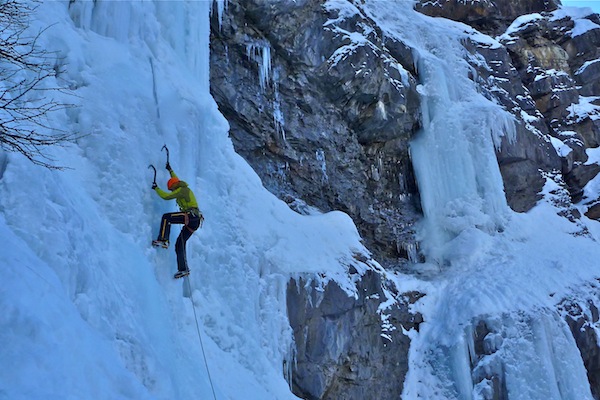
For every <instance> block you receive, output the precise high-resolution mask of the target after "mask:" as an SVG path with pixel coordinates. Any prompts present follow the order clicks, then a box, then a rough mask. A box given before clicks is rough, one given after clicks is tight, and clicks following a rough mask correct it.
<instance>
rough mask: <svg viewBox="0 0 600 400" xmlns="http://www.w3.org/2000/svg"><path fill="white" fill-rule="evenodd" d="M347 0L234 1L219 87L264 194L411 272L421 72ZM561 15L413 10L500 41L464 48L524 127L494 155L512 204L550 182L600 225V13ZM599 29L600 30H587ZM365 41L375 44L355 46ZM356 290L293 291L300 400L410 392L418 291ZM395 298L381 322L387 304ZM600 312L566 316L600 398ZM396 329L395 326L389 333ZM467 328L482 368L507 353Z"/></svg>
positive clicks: (495, 392)
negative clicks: (322, 215)
mask: <svg viewBox="0 0 600 400" xmlns="http://www.w3.org/2000/svg"><path fill="white" fill-rule="evenodd" d="M336 3H338V2H333V1H329V2H327V1H324V0H296V1H268V2H267V1H262V0H248V1H244V2H229V3H228V4H227V8H226V10H225V12H224V13H223V14H221V15H217V14H216V13H215V14H214V15H213V18H212V26H211V90H212V93H213V96H214V98H215V99H216V101H217V103H218V104H219V108H220V110H221V112H222V113H223V115H225V117H226V118H227V119H228V121H229V123H230V126H231V130H230V135H231V138H232V140H233V143H234V146H235V148H236V151H238V152H239V153H240V154H241V155H242V156H243V157H244V158H245V159H246V160H247V161H248V162H249V164H250V165H251V166H252V167H253V168H254V169H255V170H256V172H257V173H258V174H259V175H260V177H261V178H262V180H263V183H264V185H265V187H266V188H267V189H269V190H270V191H271V192H273V193H274V194H275V195H277V196H278V197H280V198H281V199H282V200H284V201H286V202H287V203H288V204H289V206H290V207H291V208H293V209H295V210H296V211H298V212H300V213H305V214H310V213H314V212H326V211H330V210H342V211H344V212H346V213H348V214H349V215H350V216H351V217H352V218H353V220H354V221H355V224H356V225H357V227H358V229H359V231H360V233H361V236H362V237H363V238H364V241H365V244H366V246H367V247H368V248H369V249H370V250H371V251H372V253H373V257H374V259H376V260H377V261H379V263H380V264H381V265H382V266H383V267H384V268H385V269H388V270H401V271H408V270H409V269H408V266H409V265H410V263H411V262H414V261H418V260H419V259H420V257H421V256H420V254H419V250H418V241H417V239H416V237H415V230H414V224H415V223H416V222H417V221H418V220H419V218H420V217H421V210H420V206H419V192H418V188H417V185H416V183H415V179H414V173H413V170H412V166H411V161H410V157H409V146H408V144H409V141H410V139H411V138H412V137H413V135H414V134H415V133H416V132H418V130H419V129H420V126H421V109H420V98H419V94H418V92H417V84H418V82H419V74H418V71H417V68H416V67H415V60H414V59H413V52H412V49H411V48H410V46H409V45H408V44H406V43H402V42H399V41H398V40H396V39H393V38H391V37H387V36H386V35H385V34H384V32H383V31H382V30H381V29H380V28H379V27H378V26H376V25H375V24H374V23H373V21H371V20H369V18H368V17H366V16H365V14H364V13H362V12H360V9H361V1H360V0H356V1H350V3H352V4H353V6H354V9H355V10H356V12H355V13H352V14H351V15H348V14H347V13H341V12H340V8H339V7H336ZM559 6H560V4H559V2H558V1H557V0H536V1H514V0H498V1H488V0H484V1H464V0H436V1H425V0H422V1H420V2H417V4H416V5H415V7H416V9H417V10H419V11H420V12H422V13H424V14H428V15H431V16H434V17H443V18H449V19H453V20H455V21H460V22H462V23H464V24H467V25H470V26H471V27H473V28H475V29H477V30H479V31H480V32H482V33H484V34H487V35H489V36H491V37H492V38H494V40H496V41H497V42H499V43H500V45H499V46H489V45H485V44H482V43H480V42H474V41H468V40H467V41H465V43H464V47H465V57H466V59H467V60H468V62H469V63H470V64H471V66H472V76H471V79H472V80H473V81H474V82H476V83H477V85H478V86H479V89H480V91H481V92H482V93H484V95H485V96H486V97H488V98H490V99H494V100H495V101H497V102H498V103H499V104H501V105H503V106H504V107H505V109H507V110H509V111H510V112H511V113H512V114H513V115H514V118H515V121H516V128H517V133H516V138H514V140H509V138H503V140H502V142H501V143H499V145H498V147H497V154H496V155H497V160H498V163H499V165H500V170H501V173H502V177H503V180H504V186H505V192H506V197H507V201H508V203H509V205H510V207H511V208H512V209H513V210H515V211H517V212H526V211H528V210H530V209H531V208H532V207H533V206H534V205H535V204H536V202H538V201H539V200H540V199H541V197H542V195H541V194H540V193H541V192H542V188H543V186H544V184H545V182H547V181H548V180H552V181H554V182H556V184H557V185H556V187H557V189H555V190H554V191H553V193H552V195H553V196H554V197H553V198H552V199H549V200H551V201H554V202H558V203H560V206H561V208H562V210H563V211H562V213H563V215H564V216H565V217H567V218H569V219H571V220H572V221H575V222H576V221H577V219H578V218H580V216H581V214H580V211H579V210H582V211H583V212H585V213H586V215H588V216H589V217H591V218H596V219H598V218H600V199H596V198H587V197H586V195H585V193H584V190H583V189H584V187H585V185H586V184H587V183H588V182H589V181H590V180H591V179H592V178H593V177H595V176H596V175H597V174H598V172H599V171H600V167H599V166H598V165H597V164H596V163H588V162H587V161H588V155H587V153H586V150H587V149H590V148H596V147H598V146H599V145H600V101H599V100H598V99H600V83H599V82H600V62H599V59H600V18H599V17H598V15H584V16H582V17H581V18H579V19H575V18H573V17H569V16H567V15H566V14H563V13H561V12H560V10H557V8H558V7H559ZM588 23H589V24H592V25H590V26H593V25H597V26H598V28H597V29H596V28H594V29H582V27H583V26H584V25H587V24H588ZM353 33H360V34H361V35H362V36H363V37H366V38H367V39H368V40H366V41H365V42H363V43H361V44H359V45H357V44H356V43H355V42H353V41H352V40H350V37H351V35H352V34H353ZM575 205H577V207H575ZM581 233H582V234H584V233H585V232H581ZM357 281H358V284H357V287H358V288H359V290H358V295H357V296H356V297H348V295H347V294H346V293H344V292H342V291H341V290H340V289H339V288H337V287H336V286H335V284H334V283H330V284H329V285H328V286H326V287H324V288H318V287H316V286H315V284H314V283H313V282H311V280H310V278H309V277H308V278H307V279H306V280H304V279H301V280H299V281H292V282H290V285H289V288H288V310H289V315H290V323H291V324H292V327H293V329H294V333H295V340H296V345H297V364H296V366H295V371H294V374H293V377H294V379H293V388H294V391H295V393H296V394H297V395H299V396H301V397H303V398H307V399H339V398H354V399H358V398H369V397H368V396H367V395H366V394H367V393H371V394H373V393H375V394H376V395H373V396H374V397H372V398H378V399H397V398H398V397H399V394H400V393H401V392H402V382H403V380H404V376H405V374H406V371H407V368H408V367H407V358H408V348H409V344H410V343H409V340H408V337H407V336H405V335H404V334H403V333H402V328H405V329H409V328H411V327H412V328H414V329H418V323H419V321H420V316H419V315H415V314H413V313H410V312H409V310H410V307H409V306H410V304H411V302H414V301H415V299H417V298H419V296H420V295H419V294H418V293H396V292H394V289H393V283H391V282H389V281H388V280H387V279H386V278H385V273H384V272H382V271H378V270H377V269H373V270H372V271H371V272H369V273H367V274H366V275H365V276H363V277H361V278H359V279H357ZM390 300H392V302H391V304H393V305H392V306H390V307H388V308H387V311H386V313H384V315H383V316H382V314H381V313H378V310H380V309H381V305H382V304H383V303H386V302H389V301H390ZM565 301H566V300H565ZM589 305H590V308H589V310H581V308H580V309H578V311H577V310H575V311H577V312H575V311H573V308H572V307H571V308H569V307H567V306H564V307H563V308H564V309H565V310H566V309H568V310H571V311H570V312H566V311H565V312H564V313H563V314H562V315H563V316H564V318H568V319H569V321H570V324H571V326H573V332H574V335H575V337H576V341H577V344H578V345H579V346H580V348H582V353H583V352H585V353H586V354H590V356H589V357H588V358H587V360H586V367H587V368H588V371H589V373H590V380H591V381H593V382H592V386H593V389H594V390H595V393H596V395H598V393H599V391H600V389H599V388H598V382H597V378H593V376H595V371H597V370H598V368H599V367H598V365H599V364H598V358H597V356H596V355H597V354H599V353H600V351H599V350H598V346H597V344H596V343H597V342H596V341H595V340H594V339H595V338H596V336H595V335H596V334H595V331H594V330H592V329H588V330H583V331H582V330H581V329H580V327H581V326H590V323H589V320H593V322H595V321H597V319H598V317H597V309H596V308H595V307H594V306H593V302H590V303H589ZM574 315H575V316H574ZM577 315H579V317H578V316H577ZM382 321H385V322H386V323H389V325H386V323H384V322H382ZM586 324H587V325H586ZM383 326H394V327H396V328H397V329H395V330H391V331H390V332H391V333H390V335H391V336H389V335H387V334H382V332H383V330H384V329H383ZM467 335H472V336H473V338H474V339H473V341H474V342H473V343H474V348H475V351H474V353H473V354H474V355H473V357H474V359H473V360H472V362H473V368H474V371H476V369H477V362H478V360H480V359H481V358H482V357H484V356H485V355H486V354H488V355H489V354H492V353H494V352H495V351H496V350H497V348H498V347H499V346H501V344H498V343H496V342H494V340H496V339H497V338H498V337H501V335H502V332H501V328H499V327H498V326H497V324H496V325H494V324H492V323H490V321H489V320H488V321H486V320H485V319H483V320H481V321H473V329H472V332H471V331H470V333H467ZM486 338H487V339H486ZM494 346H495V347H494ZM487 374H488V375H489V376H488V375H485V374H483V375H482V376H480V377H479V378H480V379H481V380H484V379H487V380H489V381H490V382H492V384H491V387H492V389H491V393H492V395H491V396H492V397H490V398H494V399H496V398H506V393H505V391H504V389H503V386H502V372H501V369H499V370H497V371H493V370H492V371H488V372H487ZM474 376H477V374H475V375H474ZM479 378H478V379H479ZM391 382H393V384H392V383H391Z"/></svg>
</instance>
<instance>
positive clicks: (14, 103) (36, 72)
mask: <svg viewBox="0 0 600 400" xmlns="http://www.w3.org/2000/svg"><path fill="white" fill-rule="evenodd" d="M33 11H34V9H32V8H31V7H30V6H29V5H28V4H26V3H24V2H22V1H21V0H0V148H2V149H4V150H6V151H9V152H16V153H20V154H22V155H23V156H25V157H26V158H27V159H29V160H30V161H31V162H33V163H34V164H36V165H40V166H44V167H46V168H50V169H63V168H64V167H61V166H57V165H55V164H54V163H55V161H56V160H54V159H52V158H50V157H49V156H48V155H47V153H46V150H47V148H48V147H51V146H61V147H62V146H65V145H66V144H68V143H71V142H73V141H74V140H76V139H78V138H79V137H80V135H77V134H74V133H69V132H65V131H64V130H61V129H56V128H54V127H51V126H49V124H48V123H47V122H46V121H47V117H48V115H49V114H50V113H52V112H55V111H58V110H62V109H65V108H69V107H71V105H69V104H64V103H62V102H60V101H56V100H55V99H54V98H53V97H51V96H52V95H53V94H58V93H59V92H64V90H63V89H61V88H56V87H47V85H46V82H48V80H50V79H52V78H55V77H56V76H57V74H59V73H60V71H59V70H58V69H57V68H55V65H54V60H55V58H54V57H53V53H50V52H48V51H46V50H43V49H41V48H40V47H39V46H38V45H37V42H38V39H39V38H40V35H42V34H43V32H44V31H40V32H38V33H37V34H35V35H33V36H32V35H29V34H27V28H28V23H29V18H30V17H31V15H32V13H33Z"/></svg>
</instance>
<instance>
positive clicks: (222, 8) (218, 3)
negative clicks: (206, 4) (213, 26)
mask: <svg viewBox="0 0 600 400" xmlns="http://www.w3.org/2000/svg"><path fill="white" fill-rule="evenodd" d="M228 5H229V0H213V6H212V7H211V9H210V13H211V14H212V13H213V12H214V10H215V9H216V10H217V18H218V20H219V29H221V28H222V26H223V15H225V12H226V11H227V6H228Z"/></svg>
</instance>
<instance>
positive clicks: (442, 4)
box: [416, 0, 559, 36]
mask: <svg viewBox="0 0 600 400" xmlns="http://www.w3.org/2000/svg"><path fill="white" fill-rule="evenodd" d="M558 4H559V1H557V0H500V1H497V0H434V1H431V0H421V1H420V2H419V3H417V6H416V9H417V10H419V11H420V12H422V13H423V14H427V15H431V16H432V17H444V18H449V19H453V20H455V21H460V22H464V23H465V24H467V25H470V26H472V27H474V28H475V29H477V30H479V31H481V32H484V33H487V34H490V35H492V36H494V35H498V34H500V33H503V32H504V31H505V30H506V28H507V27H508V26H509V25H510V24H511V23H512V22H513V21H514V20H515V19H516V18H517V17H519V16H521V15H525V14H531V13H536V12H542V11H551V10H555V9H556V7H557V5H558Z"/></svg>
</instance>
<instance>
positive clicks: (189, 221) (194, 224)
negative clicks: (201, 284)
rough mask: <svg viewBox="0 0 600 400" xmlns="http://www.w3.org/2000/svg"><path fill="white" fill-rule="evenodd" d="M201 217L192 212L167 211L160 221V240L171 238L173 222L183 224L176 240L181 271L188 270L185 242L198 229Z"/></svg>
mask: <svg viewBox="0 0 600 400" xmlns="http://www.w3.org/2000/svg"><path fill="white" fill-rule="evenodd" d="M200 222H201V217H198V216H196V215H194V214H192V213H190V212H174V213H166V214H164V215H163V216H162V220H161V222H160V232H159V233H158V240H161V241H164V240H169V235H170V233H171V224H183V225H184V227H183V228H182V229H181V233H180V234H179V237H178V238H177V241H176V242H175V253H176V254H177V269H178V270H179V271H187V270H188V265H187V256H186V252H185V243H186V242H187V240H188V239H189V238H190V236H192V234H193V233H194V232H196V229H198V228H199V227H200Z"/></svg>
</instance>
